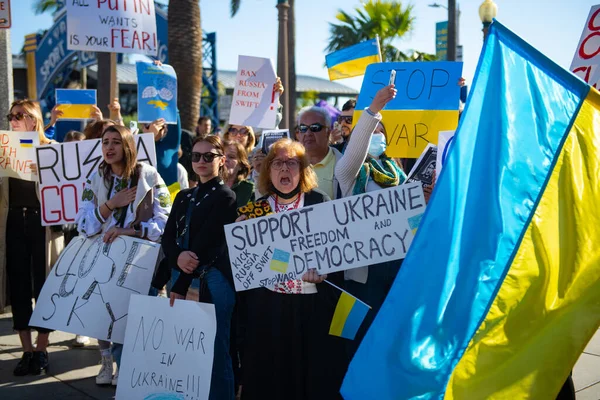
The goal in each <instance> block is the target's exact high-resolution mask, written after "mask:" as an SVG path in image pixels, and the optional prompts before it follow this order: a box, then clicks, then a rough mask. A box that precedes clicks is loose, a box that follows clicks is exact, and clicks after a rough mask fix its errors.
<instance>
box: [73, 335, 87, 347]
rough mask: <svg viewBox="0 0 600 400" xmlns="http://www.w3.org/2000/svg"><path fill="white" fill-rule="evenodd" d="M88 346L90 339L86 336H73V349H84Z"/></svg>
mask: <svg viewBox="0 0 600 400" xmlns="http://www.w3.org/2000/svg"><path fill="white" fill-rule="evenodd" d="M88 344H90V338H89V337H87V336H81V335H75V342H73V347H84V346H87V345H88Z"/></svg>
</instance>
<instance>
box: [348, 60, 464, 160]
mask: <svg viewBox="0 0 600 400" xmlns="http://www.w3.org/2000/svg"><path fill="white" fill-rule="evenodd" d="M392 70H395V71H396V83H395V84H396V89H397V90H398V94H397V95H396V98H395V99H393V100H392V101H390V102H389V103H388V104H387V105H386V107H385V108H384V110H383V111H381V114H382V116H383V123H384V124H385V129H386V133H387V135H386V138H387V150H386V154H387V155H388V156H390V157H400V158H418V157H419V156H420V155H421V153H423V150H425V147H427V145H428V144H429V143H432V144H437V135H438V132H439V131H444V130H452V129H456V126H457V125H458V105H459V97H460V86H458V80H459V79H460V77H461V75H462V63H460V62H449V61H444V62H427V63H414V62H406V63H397V62H393V63H378V64H371V65H369V66H368V67H367V71H366V73H365V78H364V80H363V84H362V88H361V90H360V94H359V96H358V101H357V103H356V109H355V111H354V118H353V121H355V122H354V124H356V121H358V119H359V118H360V115H361V114H362V113H363V110H364V109H365V108H366V107H368V106H369V105H370V104H371V101H372V100H373V98H374V97H375V95H376V94H377V91H379V89H381V88H383V87H385V86H387V85H388V83H389V79H390V73H391V71H392Z"/></svg>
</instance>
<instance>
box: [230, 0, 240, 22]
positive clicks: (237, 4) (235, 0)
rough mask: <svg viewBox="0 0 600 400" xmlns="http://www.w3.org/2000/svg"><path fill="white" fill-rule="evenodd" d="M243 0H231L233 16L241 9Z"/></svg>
mask: <svg viewBox="0 0 600 400" xmlns="http://www.w3.org/2000/svg"><path fill="white" fill-rule="evenodd" d="M241 2H242V0H231V17H232V18H233V17H235V14H237V12H238V11H239V9H240V3H241Z"/></svg>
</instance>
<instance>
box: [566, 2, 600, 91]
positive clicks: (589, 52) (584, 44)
mask: <svg viewBox="0 0 600 400" xmlns="http://www.w3.org/2000/svg"><path fill="white" fill-rule="evenodd" d="M599 48H600V5H596V6H593V7H592V9H591V10H590V14H589V15H588V18H587V20H586V21H585V25H584V27H583V33H582V34H581V38H580V39H579V44H578V45H577V49H576V50H575V56H574V57H573V62H572V63H571V68H569V69H570V70H571V72H573V73H574V74H575V75H577V76H579V77H580V78H581V79H583V80H584V81H586V82H587V83H589V84H590V85H592V86H594V87H595V88H597V89H598V88H599V86H598V83H599V82H598V81H600V51H598V49H599Z"/></svg>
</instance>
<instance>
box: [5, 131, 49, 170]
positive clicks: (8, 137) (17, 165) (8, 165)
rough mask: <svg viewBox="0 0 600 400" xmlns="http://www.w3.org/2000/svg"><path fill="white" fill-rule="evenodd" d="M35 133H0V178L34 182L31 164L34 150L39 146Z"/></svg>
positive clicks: (33, 159) (37, 136)
mask: <svg viewBox="0 0 600 400" xmlns="http://www.w3.org/2000/svg"><path fill="white" fill-rule="evenodd" d="M39 144H40V136H39V133H37V132H10V131H0V177H4V176H6V177H9V178H17V179H23V180H26V181H35V180H36V179H35V175H34V174H33V173H32V172H31V164H32V163H34V162H35V148H34V146H39Z"/></svg>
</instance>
